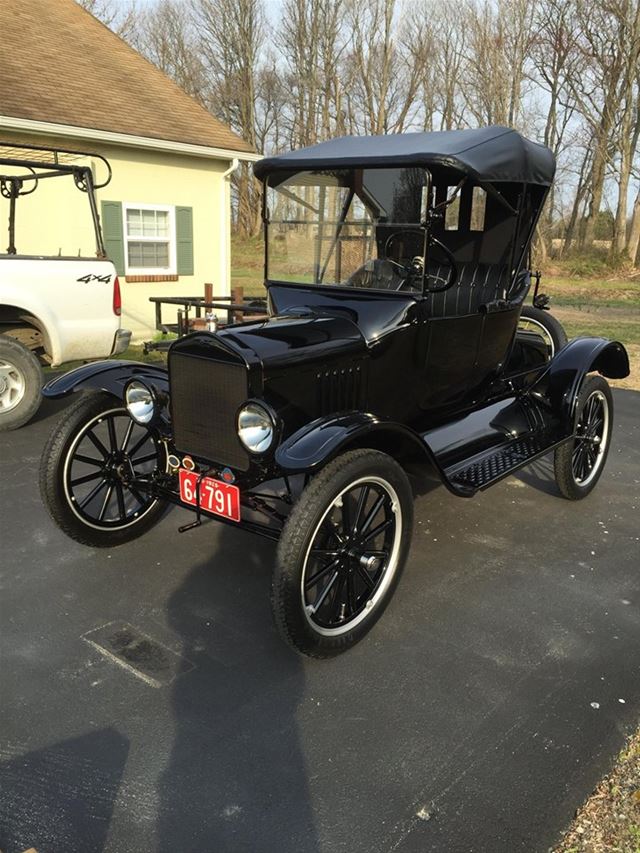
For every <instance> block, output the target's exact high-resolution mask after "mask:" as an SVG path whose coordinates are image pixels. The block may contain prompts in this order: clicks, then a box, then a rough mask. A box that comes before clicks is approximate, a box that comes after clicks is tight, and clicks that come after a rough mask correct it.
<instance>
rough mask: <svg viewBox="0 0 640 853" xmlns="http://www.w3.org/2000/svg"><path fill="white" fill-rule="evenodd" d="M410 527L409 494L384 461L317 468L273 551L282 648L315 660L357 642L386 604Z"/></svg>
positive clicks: (340, 461)
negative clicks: (286, 647) (283, 646)
mask: <svg viewBox="0 0 640 853" xmlns="http://www.w3.org/2000/svg"><path fill="white" fill-rule="evenodd" d="M412 524H413V495H412V491H411V486H410V484H409V480H408V479H407V475H406V474H405V472H404V471H403V470H402V468H401V467H400V466H399V465H398V463H397V462H396V461H395V460H394V459H392V458H391V457H390V456H387V455H386V454H384V453H380V452H378V451H377V450H353V451H349V452H347V453H344V454H343V455H341V456H339V457H338V458H337V459H335V460H334V461H333V462H331V463H329V464H328V465H327V466H326V467H325V468H323V469H322V471H320V473H319V474H318V475H317V476H316V477H314V479H313V480H312V481H311V483H310V484H309V485H308V486H307V487H306V489H305V490H304V491H303V492H302V494H301V495H300V498H299V499H298V501H297V503H296V505H295V506H294V508H293V509H292V511H291V514H290V515H289V517H288V519H287V521H286V523H285V526H284V530H283V532H282V535H281V537H280V542H279V544H278V552H277V560H276V567H275V570H274V574H273V583H272V588H271V606H272V610H273V616H274V619H275V622H276V626H277V628H278V630H279V632H280V634H281V635H282V637H283V638H284V640H285V641H286V642H287V643H289V645H291V646H292V647H293V648H294V649H296V651H298V652H301V653H302V654H305V655H308V656H310V657H315V658H328V657H333V656H334V655H337V654H339V653H340V652H343V651H346V650H347V649H349V648H351V646H353V645H355V644H356V643H357V642H358V641H359V640H361V639H362V638H363V637H364V636H365V634H366V633H367V632H368V631H370V630H371V628H372V627H373V626H374V624H375V623H376V622H377V620H378V619H379V618H380V616H381V615H382V613H383V611H384V609H385V607H386V606H387V604H388V603H389V601H390V600H391V597H392V595H393V592H394V590H395V587H396V584H397V583H398V580H399V578H400V574H401V572H402V569H403V568H404V564H405V562H406V559H407V554H408V553H409V546H410V544H411V534H412Z"/></svg>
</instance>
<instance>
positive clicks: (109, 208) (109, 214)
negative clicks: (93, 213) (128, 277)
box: [101, 201, 125, 275]
mask: <svg viewBox="0 0 640 853" xmlns="http://www.w3.org/2000/svg"><path fill="white" fill-rule="evenodd" d="M101 207H102V236H103V238H104V247H105V249H106V252H107V257H108V258H109V260H110V261H111V262H112V263H113V265H114V267H115V268H116V272H117V273H118V275H124V272H125V270H124V235H123V233H122V202H120V201H103V202H102V204H101Z"/></svg>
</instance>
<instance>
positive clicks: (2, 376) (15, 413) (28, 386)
mask: <svg viewBox="0 0 640 853" xmlns="http://www.w3.org/2000/svg"><path fill="white" fill-rule="evenodd" d="M41 388H42V368H41V367H40V362H39V361H38V359H37V358H36V357H35V355H34V354H33V353H32V352H31V350H29V349H27V348H26V347H25V346H24V344H21V343H20V341H16V340H15V339H14V338H11V337H9V336H8V335H0V432H4V431H6V430H11V429H18V427H21V426H24V425H25V424H26V423H27V422H28V421H30V420H31V418H32V417H33V416H34V415H35V413H36V412H37V411H38V409H39V408H40V403H41V402H42V396H41V394H40V390H41Z"/></svg>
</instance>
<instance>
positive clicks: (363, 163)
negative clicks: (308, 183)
mask: <svg viewBox="0 0 640 853" xmlns="http://www.w3.org/2000/svg"><path fill="white" fill-rule="evenodd" d="M383 166H386V167H388V168H392V167H394V166H426V167H429V166H444V167H449V168H452V169H456V170H458V171H460V172H462V173H464V174H466V175H470V176H472V177H473V178H475V179H476V180H478V181H479V182H480V183H484V182H488V183H497V182H500V181H507V182H515V183H525V184H537V185H539V186H550V184H551V183H552V181H553V175H554V172H555V159H554V156H553V153H552V151H551V150H550V149H549V148H546V147H545V146H544V145H539V144H537V143H536V142H531V141H530V140H528V139H525V137H524V136H521V135H520V134H519V133H518V132H517V131H515V130H512V129H511V128H509V127H500V126H495V127H481V128H478V129H477V130H444V131H436V132H433V133H391V134H388V135H386V136H343V137H340V138H338V139H331V140H329V141H328V142H321V143H320V144H318V145H312V146H310V147H309V148H300V149H299V150H298V151H292V152H290V153H289V154H280V155H277V156H275V157H266V158H265V159H264V160H260V161H259V162H258V163H256V164H255V167H254V171H255V175H256V177H258V178H265V177H267V176H268V175H271V174H273V173H276V172H284V171H286V172H297V171H306V170H315V169H339V168H349V167H361V168H374V167H383Z"/></svg>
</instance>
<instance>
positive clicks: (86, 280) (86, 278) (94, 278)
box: [76, 273, 111, 284]
mask: <svg viewBox="0 0 640 853" xmlns="http://www.w3.org/2000/svg"><path fill="white" fill-rule="evenodd" d="M76 281H83V282H84V283H85V284H89V282H90V281H101V282H102V283H103V284H107V283H108V282H110V281H111V275H94V274H93V273H87V275H83V276H81V277H80V278H77V279H76Z"/></svg>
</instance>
